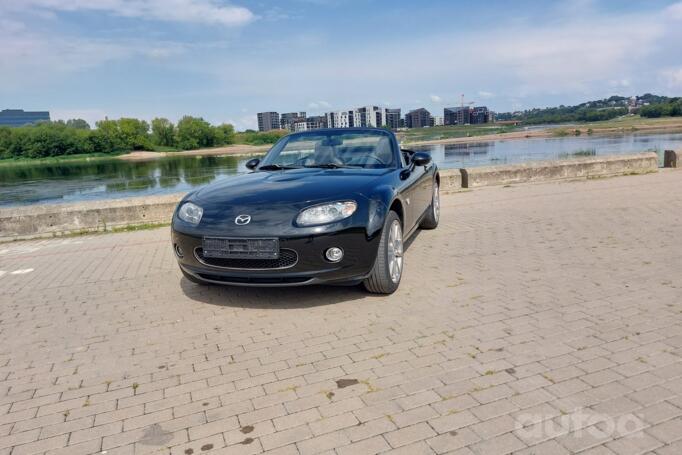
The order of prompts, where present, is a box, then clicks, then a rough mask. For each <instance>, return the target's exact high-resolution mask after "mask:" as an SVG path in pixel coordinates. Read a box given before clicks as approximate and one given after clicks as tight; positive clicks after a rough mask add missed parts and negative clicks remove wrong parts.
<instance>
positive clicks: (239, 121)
mask: <svg viewBox="0 0 682 455" xmlns="http://www.w3.org/2000/svg"><path fill="white" fill-rule="evenodd" d="M224 123H229V124H230V125H232V126H234V127H235V129H237V130H238V131H244V130H257V129H258V117H257V116H256V114H252V115H243V116H241V117H238V118H236V119H228V120H227V121H225V122H224Z"/></svg>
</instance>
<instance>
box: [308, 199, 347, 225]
mask: <svg viewBox="0 0 682 455" xmlns="http://www.w3.org/2000/svg"><path fill="white" fill-rule="evenodd" d="M357 208H358V204H357V203H356V202H355V201H345V202H332V203H331V204H322V205H316V206H313V207H309V208H307V209H305V210H303V211H301V213H299V214H298V217H296V224H298V225H299V226H315V225H317V224H327V223H334V222H335V221H341V220H343V219H345V218H348V217H349V216H351V215H352V214H353V213H355V210H356V209H357Z"/></svg>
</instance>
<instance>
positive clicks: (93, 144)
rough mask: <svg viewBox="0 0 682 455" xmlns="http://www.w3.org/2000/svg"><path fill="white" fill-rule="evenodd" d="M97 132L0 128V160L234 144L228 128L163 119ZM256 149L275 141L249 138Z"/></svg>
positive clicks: (66, 126) (105, 126)
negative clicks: (260, 145) (259, 145)
mask: <svg viewBox="0 0 682 455" xmlns="http://www.w3.org/2000/svg"><path fill="white" fill-rule="evenodd" d="M96 126H97V128H96V129H94V130H90V126H89V125H88V124H87V122H85V121H84V120H81V119H75V120H68V121H66V122H64V121H56V122H43V123H39V124H37V125H32V126H23V127H19V128H9V127H0V159H7V158H43V157H53V156H62V155H75V154H90V153H98V154H112V153H121V152H129V151H131V150H150V149H153V148H155V147H176V146H180V147H181V148H184V149H196V148H200V147H213V146H216V145H228V144H233V143H234V142H235V141H236V139H237V133H235V131H234V127H233V126H232V125H229V124H222V125H219V126H215V127H213V126H211V125H210V124H209V123H208V122H206V121H205V120H203V119H201V118H195V117H189V116H186V117H183V118H182V120H180V122H178V125H177V128H176V127H175V126H174V125H173V123H172V122H170V121H169V120H168V119H164V118H155V119H154V120H152V123H151V134H150V126H149V124H148V123H147V122H145V121H144V120H139V119H134V118H122V119H119V120H102V121H100V122H97V124H96ZM253 134H254V135H255V136H254V138H256V139H254V142H255V143H269V142H268V141H272V142H275V141H276V140H277V139H278V138H279V137H280V135H278V134H274V135H272V134H271V135H267V134H266V135H263V136H261V135H259V133H255V132H254V133H253Z"/></svg>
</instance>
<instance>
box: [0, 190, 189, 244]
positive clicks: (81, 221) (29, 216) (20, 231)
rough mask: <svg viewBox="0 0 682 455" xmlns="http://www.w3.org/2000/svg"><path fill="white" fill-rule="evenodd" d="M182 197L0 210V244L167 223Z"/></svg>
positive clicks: (117, 200) (172, 196)
mask: <svg viewBox="0 0 682 455" xmlns="http://www.w3.org/2000/svg"><path fill="white" fill-rule="evenodd" d="M183 196H184V194H172V195H166V196H150V197H141V198H130V199H114V200H110V201H92V202H81V203H75V204H54V205H35V206H28V207H16V208H4V209H0V241H6V240H15V239H22V238H35V237H51V236H56V235H64V234H72V233H79V232H97V231H111V230H114V229H116V228H120V227H132V226H136V225H145V224H166V223H170V221H171V216H172V214H173V210H175V206H176V205H177V203H178V201H180V199H181V198H182V197H183Z"/></svg>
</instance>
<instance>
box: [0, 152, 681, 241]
mask: <svg viewBox="0 0 682 455" xmlns="http://www.w3.org/2000/svg"><path fill="white" fill-rule="evenodd" d="M678 162H679V161H678ZM657 169H658V157H657V155H656V154H655V153H643V154H639V155H627V156H626V155H623V156H611V157H595V158H585V159H576V160H567V161H548V162H539V163H529V164H521V165H514V166H489V167H480V168H470V169H460V170H458V169H444V170H442V171H441V172H440V176H441V189H442V190H443V191H444V192H451V191H458V190H460V189H462V188H476V187H481V186H487V185H507V184H512V183H528V182H547V181H553V180H573V179H585V178H595V177H610V176H616V175H630V174H644V173H648V172H656V171H657ZM182 196H183V195H182V194H172V195H167V196H151V197H143V198H130V199H116V200H111V201H95V202H81V203H76V204H55V205H40V206H29V207H18V208H5V209H0V241H8V240H15V239H22V238H35V237H46V236H57V235H65V234H71V233H81V232H97V231H110V230H115V229H116V228H120V227H132V226H136V225H146V224H165V223H169V222H170V221H171V216H172V213H173V210H174V209H175V206H176V205H177V203H178V202H179V201H180V199H181V198H182Z"/></svg>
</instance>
